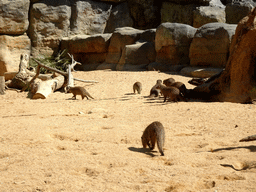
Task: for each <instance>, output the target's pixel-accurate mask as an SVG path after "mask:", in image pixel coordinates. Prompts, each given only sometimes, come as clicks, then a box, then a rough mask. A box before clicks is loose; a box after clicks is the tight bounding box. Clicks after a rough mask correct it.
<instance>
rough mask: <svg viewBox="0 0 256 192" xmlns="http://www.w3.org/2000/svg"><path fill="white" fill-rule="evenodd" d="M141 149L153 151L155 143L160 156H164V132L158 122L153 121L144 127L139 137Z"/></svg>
mask: <svg viewBox="0 0 256 192" xmlns="http://www.w3.org/2000/svg"><path fill="white" fill-rule="evenodd" d="M141 141H142V145H143V148H147V146H148V147H149V148H150V150H153V149H154V148H155V143H156V142H157V147H158V150H159V152H160V153H161V156H164V152H163V147H164V142H165V130H164V127H163V125H162V123H160V122H159V121H154V122H153V123H151V124H150V125H148V126H147V127H146V129H145V130H144V132H143V134H142V137H141Z"/></svg>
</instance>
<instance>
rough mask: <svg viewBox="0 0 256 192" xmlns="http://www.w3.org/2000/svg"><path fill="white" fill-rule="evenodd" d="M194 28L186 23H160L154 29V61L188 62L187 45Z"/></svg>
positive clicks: (169, 62) (189, 42) (175, 63)
mask: <svg viewBox="0 0 256 192" xmlns="http://www.w3.org/2000/svg"><path fill="white" fill-rule="evenodd" d="M195 32H196V29H195V28H194V27H191V26H189V25H186V24H180V23H162V24H161V25H160V26H159V27H158V28H157V30H156V38H155V49H156V53H157V56H156V62H158V63H163V64H169V65H184V64H189V57H188V56H189V47H190V44H191V41H192V38H193V37H194V34H195Z"/></svg>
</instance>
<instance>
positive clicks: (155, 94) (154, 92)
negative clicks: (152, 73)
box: [149, 79, 162, 97]
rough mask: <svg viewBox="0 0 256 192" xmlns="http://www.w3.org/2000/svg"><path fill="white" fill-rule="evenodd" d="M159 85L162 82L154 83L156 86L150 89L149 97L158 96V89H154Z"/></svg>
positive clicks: (159, 80)
mask: <svg viewBox="0 0 256 192" xmlns="http://www.w3.org/2000/svg"><path fill="white" fill-rule="evenodd" d="M160 84H162V80H161V79H158V80H157V81H156V84H155V85H154V86H153V87H152V88H151V90H150V94H149V97H158V96H159V91H158V89H156V87H157V86H158V85H160Z"/></svg>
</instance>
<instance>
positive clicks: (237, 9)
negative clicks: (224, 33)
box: [225, 0, 256, 24]
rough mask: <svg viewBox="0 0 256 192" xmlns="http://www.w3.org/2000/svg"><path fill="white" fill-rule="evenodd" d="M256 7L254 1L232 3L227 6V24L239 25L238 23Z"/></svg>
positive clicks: (246, 0) (241, 0)
mask: <svg viewBox="0 0 256 192" xmlns="http://www.w3.org/2000/svg"><path fill="white" fill-rule="evenodd" d="M255 6H256V3H255V2H253V1H252V0H245V1H243V0H240V1H235V2H233V1H231V2H229V3H228V4H227V5H226V9H225V12H226V23H229V24H238V22H239V21H240V20H241V19H243V18H244V17H245V16H247V15H248V14H249V13H250V11H251V10H252V8H253V7H255Z"/></svg>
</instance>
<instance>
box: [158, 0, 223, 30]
mask: <svg viewBox="0 0 256 192" xmlns="http://www.w3.org/2000/svg"><path fill="white" fill-rule="evenodd" d="M224 10H225V6H224V5H223V4H222V2H221V1H220V0H202V1H200V0H190V1H188V0H169V1H165V2H163V4H162V9H161V23H165V22H170V23H183V24H188V25H191V26H193V27H200V26H202V25H203V24H206V23H209V22H215V21H217V22H225V12H224ZM223 18H224V19H223ZM194 22H195V24H194Z"/></svg>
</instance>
